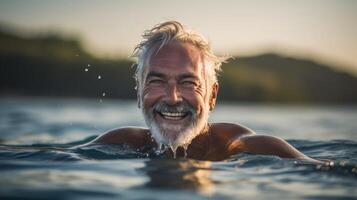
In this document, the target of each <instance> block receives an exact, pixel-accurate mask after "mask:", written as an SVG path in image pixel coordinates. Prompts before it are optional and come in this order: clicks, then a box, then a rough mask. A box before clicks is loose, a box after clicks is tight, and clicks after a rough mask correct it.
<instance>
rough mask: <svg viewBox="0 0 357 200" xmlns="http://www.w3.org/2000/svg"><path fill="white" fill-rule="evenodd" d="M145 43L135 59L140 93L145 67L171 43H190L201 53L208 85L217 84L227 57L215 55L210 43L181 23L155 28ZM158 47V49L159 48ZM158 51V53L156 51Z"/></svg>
mask: <svg viewBox="0 0 357 200" xmlns="http://www.w3.org/2000/svg"><path fill="white" fill-rule="evenodd" d="M142 37H143V41H142V42H140V43H139V44H138V45H137V46H136V47H135V49H134V52H133V55H132V56H133V57H136V58H137V62H136V72H135V76H134V77H135V79H136V84H137V85H136V89H137V90H138V92H139V93H140V92H141V90H142V87H143V84H144V83H143V81H144V74H145V73H144V72H145V67H147V66H148V64H149V59H150V58H151V56H152V55H153V54H154V53H155V52H156V53H157V52H158V51H159V50H160V49H161V48H162V47H163V46H165V45H167V44H169V43H171V42H183V43H189V44H192V45H193V46H195V47H196V48H197V49H198V50H199V51H200V52H201V58H202V61H203V62H204V65H205V69H206V73H205V74H207V77H206V78H207V79H208V83H211V84H212V83H215V82H217V73H218V72H219V71H221V65H222V63H223V62H225V61H226V59H227V57H219V56H216V55H214V54H213V52H212V49H211V46H210V44H209V42H208V41H207V40H206V39H205V38H204V37H203V36H202V35H201V34H199V33H196V32H194V31H192V30H189V29H187V28H186V27H185V26H183V25H182V24H181V23H180V22H177V21H167V22H163V23H160V24H158V25H156V26H154V27H153V28H152V29H150V30H147V31H145V32H144V34H143V35H142ZM157 47H158V48H157ZM155 50H156V51H155Z"/></svg>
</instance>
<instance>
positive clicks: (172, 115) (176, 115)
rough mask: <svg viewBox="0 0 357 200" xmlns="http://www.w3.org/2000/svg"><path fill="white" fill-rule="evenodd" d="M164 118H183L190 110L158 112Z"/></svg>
mask: <svg viewBox="0 0 357 200" xmlns="http://www.w3.org/2000/svg"><path fill="white" fill-rule="evenodd" d="M157 113H158V114H159V115H160V116H161V117H162V118H164V119H166V120H176V121H178V120H182V119H184V118H185V117H187V116H188V112H157Z"/></svg>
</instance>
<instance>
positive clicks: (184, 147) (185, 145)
mask: <svg viewBox="0 0 357 200" xmlns="http://www.w3.org/2000/svg"><path fill="white" fill-rule="evenodd" d="M188 145H189V144H184V145H183V146H182V147H183V153H184V156H183V157H184V158H186V157H187V148H188Z"/></svg>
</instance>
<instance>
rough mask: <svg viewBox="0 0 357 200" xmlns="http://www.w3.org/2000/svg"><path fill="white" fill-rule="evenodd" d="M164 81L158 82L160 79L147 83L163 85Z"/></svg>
mask: <svg viewBox="0 0 357 200" xmlns="http://www.w3.org/2000/svg"><path fill="white" fill-rule="evenodd" d="M163 82H164V81H163V80H160V79H154V80H150V81H149V83H150V84H161V83H163Z"/></svg>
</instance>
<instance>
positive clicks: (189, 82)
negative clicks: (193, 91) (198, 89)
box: [182, 81, 196, 86]
mask: <svg viewBox="0 0 357 200" xmlns="http://www.w3.org/2000/svg"><path fill="white" fill-rule="evenodd" d="M182 84H183V85H186V86H195V85H196V83H195V82H193V81H183V82H182Z"/></svg>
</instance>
